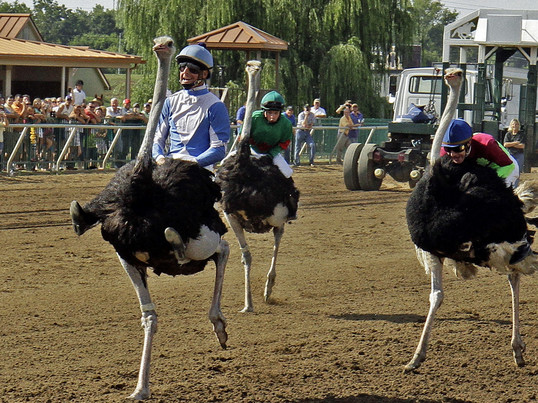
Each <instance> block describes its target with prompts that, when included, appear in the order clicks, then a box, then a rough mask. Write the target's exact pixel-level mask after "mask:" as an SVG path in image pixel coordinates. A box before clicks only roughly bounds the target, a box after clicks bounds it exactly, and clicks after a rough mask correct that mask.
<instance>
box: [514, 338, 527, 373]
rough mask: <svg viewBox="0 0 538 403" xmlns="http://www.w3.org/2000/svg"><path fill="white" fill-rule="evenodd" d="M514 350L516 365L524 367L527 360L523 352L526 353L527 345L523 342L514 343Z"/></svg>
mask: <svg viewBox="0 0 538 403" xmlns="http://www.w3.org/2000/svg"><path fill="white" fill-rule="evenodd" d="M512 349H513V350H514V361H515V362H516V365H517V366H518V367H524V366H525V359H524V358H523V352H524V351H525V343H523V340H519V341H518V342H516V343H513V344H512Z"/></svg>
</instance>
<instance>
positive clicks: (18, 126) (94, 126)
mask: <svg viewBox="0 0 538 403" xmlns="http://www.w3.org/2000/svg"><path fill="white" fill-rule="evenodd" d="M8 127H9V128H11V129H22V131H21V134H20V135H19V137H18V139H17V142H16V143H15V146H14V147H13V150H11V153H10V155H9V157H8V160H7V164H6V171H7V172H8V173H9V174H10V175H12V174H13V172H14V169H13V163H14V162H15V156H16V155H17V154H18V152H19V150H20V148H21V146H22V144H23V142H24V140H25V139H26V136H27V135H28V132H29V129H30V128H32V127H33V128H35V129H39V128H52V129H69V136H68V138H67V139H66V141H65V144H64V145H63V148H62V150H61V152H60V153H59V155H58V156H57V160H56V161H55V163H54V164H53V169H52V171H54V172H58V170H59V168H60V164H61V162H62V161H63V159H64V157H65V155H66V154H67V151H68V150H69V146H70V145H71V144H72V142H73V139H74V138H75V135H76V133H77V130H80V129H106V130H113V131H115V133H114V138H113V140H112V142H111V143H110V145H109V146H108V150H107V153H106V155H105V158H104V159H103V162H102V164H101V167H105V166H106V163H107V162H108V160H109V158H110V155H111V154H112V151H113V150H114V146H115V145H116V143H117V142H118V140H119V138H120V136H121V133H122V130H123V129H128V130H145V129H146V126H145V125H144V126H142V125H116V124H115V125H104V124H91V125H84V124H72V123H71V124H69V123H65V124H63V123H40V124H19V123H13V124H10V125H9V126H8ZM4 137H5V132H4ZM57 144H58V145H60V143H59V142H58V143H57Z"/></svg>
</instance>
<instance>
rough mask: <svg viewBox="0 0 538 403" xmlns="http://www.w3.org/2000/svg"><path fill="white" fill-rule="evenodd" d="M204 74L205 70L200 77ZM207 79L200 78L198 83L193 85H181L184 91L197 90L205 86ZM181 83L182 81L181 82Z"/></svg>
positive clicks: (195, 82)
mask: <svg viewBox="0 0 538 403" xmlns="http://www.w3.org/2000/svg"><path fill="white" fill-rule="evenodd" d="M203 74H204V70H200V74H199V75H198V77H201V76H203ZM205 80H206V79H205V78H198V79H197V80H196V81H194V82H193V83H192V84H181V85H182V86H183V88H184V89H186V90H190V89H192V88H196V87H199V86H201V85H204V84H205ZM180 81H181V80H180Z"/></svg>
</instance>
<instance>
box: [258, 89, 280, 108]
mask: <svg viewBox="0 0 538 403" xmlns="http://www.w3.org/2000/svg"><path fill="white" fill-rule="evenodd" d="M285 103H286V102H285V101H284V98H283V97H282V95H280V94H279V93H278V92H276V91H271V92H268V93H267V94H265V96H264V97H263V98H262V102H261V104H262V109H263V110H264V111H282V110H283V109H284V104H285Z"/></svg>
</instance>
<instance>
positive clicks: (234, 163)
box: [216, 141, 299, 233]
mask: <svg viewBox="0 0 538 403" xmlns="http://www.w3.org/2000/svg"><path fill="white" fill-rule="evenodd" d="M216 181H217V183H218V184H219V185H220V187H221V189H222V192H223V197H222V207H223V210H224V211H225V212H226V214H229V215H233V216H234V217H235V218H236V219H237V221H238V222H239V223H240V224H241V227H242V228H243V229H245V230H246V231H248V232H252V233H264V232H268V231H269V230H270V229H272V228H273V227H275V225H274V223H273V224H272V223H270V221H268V218H269V217H272V216H273V215H274V214H275V207H276V206H278V205H282V206H287V207H288V209H292V208H293V207H290V206H289V204H288V203H289V201H290V199H291V200H294V203H295V206H294V207H295V209H296V206H297V202H298V200H299V191H298V190H297V189H296V187H295V185H294V183H293V180H292V179H291V178H286V177H285V176H284V175H283V174H282V172H280V169H279V168H278V167H277V166H276V165H274V164H273V161H272V158H271V157H269V156H267V157H262V158H255V157H252V156H251V155H250V146H249V144H248V142H246V141H242V142H241V143H240V150H239V152H238V153H237V154H235V155H233V156H230V157H229V158H227V159H226V160H224V161H223V163H222V166H221V167H220V168H219V170H218V173H217V179H216ZM292 203H293V201H292ZM285 218H286V217H284V220H283V221H282V223H280V225H283V224H284V223H285V222H286V220H285Z"/></svg>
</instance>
